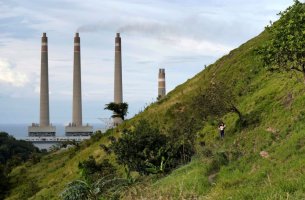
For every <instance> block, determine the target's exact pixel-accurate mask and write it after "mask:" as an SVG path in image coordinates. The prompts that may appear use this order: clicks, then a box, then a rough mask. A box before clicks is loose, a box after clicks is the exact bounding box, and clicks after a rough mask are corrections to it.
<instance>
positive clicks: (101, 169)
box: [78, 156, 116, 182]
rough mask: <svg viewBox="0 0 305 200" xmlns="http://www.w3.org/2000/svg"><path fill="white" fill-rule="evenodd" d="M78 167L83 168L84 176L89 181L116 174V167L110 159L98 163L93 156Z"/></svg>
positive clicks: (82, 173)
mask: <svg viewBox="0 0 305 200" xmlns="http://www.w3.org/2000/svg"><path fill="white" fill-rule="evenodd" d="M78 168H79V169H80V170H81V175H82V177H83V178H84V179H85V180H87V181H89V182H95V181H96V180H97V179H100V178H101V177H105V176H108V175H113V176H115V175H116V168H115V167H114V166H113V165H112V164H111V163H110V162H109V160H108V159H105V160H103V161H102V163H100V164H98V163H97V162H96V161H95V159H94V158H93V157H92V156H90V157H89V159H88V160H85V161H83V162H80V163H79V164H78Z"/></svg>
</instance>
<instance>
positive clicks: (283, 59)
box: [259, 0, 305, 83]
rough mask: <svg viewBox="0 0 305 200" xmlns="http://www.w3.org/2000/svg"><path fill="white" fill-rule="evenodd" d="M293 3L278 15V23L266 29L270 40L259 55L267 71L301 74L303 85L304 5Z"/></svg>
mask: <svg viewBox="0 0 305 200" xmlns="http://www.w3.org/2000/svg"><path fill="white" fill-rule="evenodd" d="M294 2H295V3H294V5H293V6H290V7H289V8H287V9H286V10H285V11H283V12H280V13H279V15H280V16H281V19H280V20H279V21H277V22H275V23H273V24H271V26H267V27H266V30H267V31H268V32H270V34H271V37H272V38H271V40H270V41H268V42H267V44H265V45H264V46H263V48H261V49H259V53H260V54H261V55H262V58H263V61H264V64H265V66H267V67H268V68H269V69H271V70H276V71H294V72H297V73H301V74H303V77H304V83H305V49H304V45H305V34H304V33H305V3H301V2H300V1H298V0H295V1H294Z"/></svg>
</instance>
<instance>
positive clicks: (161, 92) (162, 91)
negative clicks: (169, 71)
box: [158, 69, 166, 99]
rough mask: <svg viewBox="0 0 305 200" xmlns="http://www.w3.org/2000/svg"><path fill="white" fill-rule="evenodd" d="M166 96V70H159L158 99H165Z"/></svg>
mask: <svg viewBox="0 0 305 200" xmlns="http://www.w3.org/2000/svg"><path fill="white" fill-rule="evenodd" d="M165 94H166V90H165V69H159V79H158V98H159V99H160V98H162V97H164V96H165Z"/></svg>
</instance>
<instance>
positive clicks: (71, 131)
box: [65, 33, 92, 136]
mask: <svg viewBox="0 0 305 200" xmlns="http://www.w3.org/2000/svg"><path fill="white" fill-rule="evenodd" d="M65 132H66V136H88V135H91V134H92V126H89V125H86V126H83V125H82V88H81V56H80V37H79V33H76V34H75V37H74V62H73V105H72V123H70V124H69V125H68V126H66V128H65Z"/></svg>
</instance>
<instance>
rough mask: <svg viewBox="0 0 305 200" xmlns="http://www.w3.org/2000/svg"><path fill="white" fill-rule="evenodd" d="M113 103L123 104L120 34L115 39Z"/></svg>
mask: <svg viewBox="0 0 305 200" xmlns="http://www.w3.org/2000/svg"><path fill="white" fill-rule="evenodd" d="M114 102H115V103H122V102H123V89H122V54H121V37H120V33H117V34H116V37H115V57H114Z"/></svg>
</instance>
